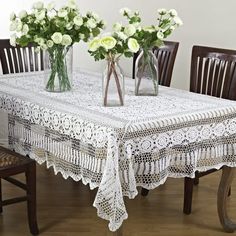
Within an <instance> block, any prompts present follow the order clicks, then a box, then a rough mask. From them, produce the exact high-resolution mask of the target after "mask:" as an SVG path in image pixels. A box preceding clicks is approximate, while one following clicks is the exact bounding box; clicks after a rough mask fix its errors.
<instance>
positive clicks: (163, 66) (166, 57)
mask: <svg viewBox="0 0 236 236" xmlns="http://www.w3.org/2000/svg"><path fill="white" fill-rule="evenodd" d="M178 47H179V43H178V42H171V41H165V42H164V45H163V46H162V47H160V48H157V47H154V48H153V52H154V54H155V55H156V57H157V59H158V65H159V70H160V78H159V84H160V85H163V86H168V87H169V86H170V83H171V76H172V72H173V68H174V62H175V58H176V54H177V50H178ZM138 55H139V53H135V54H134V57H133V79H134V77H135V62H136V59H137V57H138Z"/></svg>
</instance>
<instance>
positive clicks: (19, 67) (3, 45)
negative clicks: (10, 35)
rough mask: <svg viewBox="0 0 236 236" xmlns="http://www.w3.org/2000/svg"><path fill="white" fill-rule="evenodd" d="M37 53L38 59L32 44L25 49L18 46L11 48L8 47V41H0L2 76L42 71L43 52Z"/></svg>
mask: <svg viewBox="0 0 236 236" xmlns="http://www.w3.org/2000/svg"><path fill="white" fill-rule="evenodd" d="M27 51H28V53H27ZM39 53H40V57H39V59H38V54H37V53H36V52H35V51H34V45H33V44H29V45H28V46H26V47H20V46H19V45H17V46H16V47H13V46H11V45H10V40H9V39H0V63H1V65H2V71H3V74H11V73H20V72H33V71H40V70H43V69H44V64H43V52H42V51H40V52H39Z"/></svg>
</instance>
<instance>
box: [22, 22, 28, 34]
mask: <svg viewBox="0 0 236 236" xmlns="http://www.w3.org/2000/svg"><path fill="white" fill-rule="evenodd" d="M28 32H29V26H28V25H27V24H24V25H23V28H22V33H23V34H24V35H26V34H28Z"/></svg>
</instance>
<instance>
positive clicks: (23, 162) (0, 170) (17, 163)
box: [0, 147, 39, 235]
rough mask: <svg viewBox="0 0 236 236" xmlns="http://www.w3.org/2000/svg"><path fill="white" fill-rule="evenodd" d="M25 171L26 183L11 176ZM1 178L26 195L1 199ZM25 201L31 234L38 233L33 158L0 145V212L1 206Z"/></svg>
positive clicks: (0, 210) (0, 211)
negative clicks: (23, 191)
mask: <svg viewBox="0 0 236 236" xmlns="http://www.w3.org/2000/svg"><path fill="white" fill-rule="evenodd" d="M20 173H25V176H26V184H24V183H22V182H20V181H19V180H16V179H14V178H12V177H11V176H13V175H17V174H20ZM1 179H3V180H6V181H8V182H10V183H12V184H14V185H16V186H18V187H20V188H21V189H23V190H25V191H26V196H22V197H16V198H11V199H7V200H3V199H2V186H1ZM22 201H27V208H28V222H29V228H30V232H31V233H32V234H33V235H37V234H38V233H39V231H38V226H37V219H36V164H35V161H34V160H31V159H30V158H28V157H24V156H22V155H20V154H17V153H15V152H13V151H10V150H8V149H5V148H3V147H0V213H2V211H3V206H5V205H9V204H14V203H18V202H22Z"/></svg>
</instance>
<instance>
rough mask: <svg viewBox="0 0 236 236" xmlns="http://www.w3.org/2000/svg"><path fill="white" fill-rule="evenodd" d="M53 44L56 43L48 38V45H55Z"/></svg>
mask: <svg viewBox="0 0 236 236" xmlns="http://www.w3.org/2000/svg"><path fill="white" fill-rule="evenodd" d="M53 45H54V43H53V41H52V40H48V41H47V46H48V47H49V48H51V47H53Z"/></svg>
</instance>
